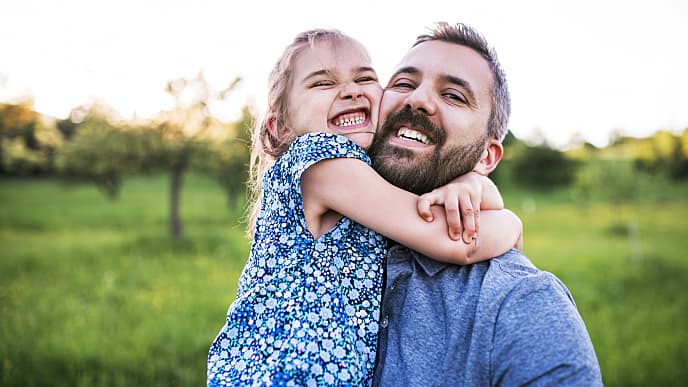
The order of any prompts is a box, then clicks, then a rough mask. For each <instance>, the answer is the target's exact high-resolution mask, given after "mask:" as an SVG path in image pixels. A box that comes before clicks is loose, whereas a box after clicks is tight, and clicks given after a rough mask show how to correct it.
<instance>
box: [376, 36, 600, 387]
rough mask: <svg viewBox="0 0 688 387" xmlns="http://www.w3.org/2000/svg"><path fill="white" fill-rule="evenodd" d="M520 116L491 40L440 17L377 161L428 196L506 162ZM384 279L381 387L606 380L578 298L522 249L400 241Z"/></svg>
mask: <svg viewBox="0 0 688 387" xmlns="http://www.w3.org/2000/svg"><path fill="white" fill-rule="evenodd" d="M509 113H510V102H509V93H508V90H507V85H506V80H505V78H504V74H503V72H502V70H501V68H500V65H499V62H498V61H497V57H496V54H495V53H494V52H493V51H492V50H491V49H490V48H489V46H488V45H487V43H486V41H485V40H484V38H483V37H482V36H481V35H480V34H479V33H478V32H476V31H475V30H473V29H472V28H470V27H467V26H465V25H461V24H459V25H456V26H450V25H448V24H446V23H440V24H438V26H437V27H436V29H435V30H433V31H432V32H431V33H430V34H429V35H423V36H421V37H419V38H418V40H417V41H416V43H415V44H414V46H413V47H412V48H411V50H410V51H409V52H408V53H407V54H406V56H405V57H404V58H403V59H402V61H401V64H400V65H399V67H398V69H397V70H396V72H395V73H394V74H393V76H392V77H391V79H390V81H389V84H388V86H387V89H386V90H385V94H384V97H383V100H382V105H381V111H380V114H381V122H384V125H383V126H382V127H381V128H380V130H379V131H378V134H377V135H376V139H375V140H374V142H373V145H372V146H371V148H370V151H369V152H370V154H371V156H372V158H373V160H374V162H373V164H374V167H375V168H376V169H377V171H378V172H379V173H380V174H381V175H383V176H384V177H385V178H387V179H388V180H389V181H390V182H391V183H393V184H395V185H397V186H400V187H402V188H405V189H407V190H410V191H413V192H415V193H417V194H422V193H425V192H429V191H431V190H432V189H434V188H436V187H439V186H441V185H443V184H445V183H447V182H448V181H450V180H451V179H453V178H455V177H456V176H459V175H462V174H464V173H466V172H469V171H471V170H475V171H477V172H478V173H480V174H483V175H487V174H489V173H490V172H491V171H492V170H494V168H495V167H496V166H497V164H498V163H499V161H500V160H501V157H502V152H503V150H502V145H501V140H502V139H503V137H504V135H505V134H506V130H507V129H506V127H507V126H506V125H507V120H508V116H509ZM478 241H479V239H478ZM385 286H386V288H385V293H384V295H383V305H382V309H381V312H380V339H379V348H378V361H377V364H376V371H375V380H374V384H375V385H382V386H392V385H393V386H449V385H466V386H488V385H505V386H512V385H576V386H583V385H585V386H589V385H601V384H602V380H601V375H600V370H599V365H598V362H597V358H596V356H595V352H594V349H593V346H592V343H591V341H590V337H589V335H588V333H587V330H586V328H585V325H584V323H583V321H582V319H581V317H580V315H579V314H578V312H577V310H576V306H575V304H574V301H573V298H572V297H571V294H570V293H569V291H568V290H567V289H566V287H565V286H564V285H563V284H562V283H561V282H560V281H559V280H558V279H557V278H556V277H555V276H553V275H552V274H550V273H546V272H543V271H540V270H538V269H537V268H535V266H533V264H532V263H531V262H530V261H529V260H528V259H527V258H526V257H525V256H523V255H522V254H521V253H520V252H518V251H517V250H511V251H509V252H507V253H506V254H504V255H502V256H499V257H496V258H494V259H492V260H490V261H485V262H480V263H477V264H473V265H468V266H454V265H450V264H444V263H440V262H437V261H434V260H432V259H429V258H427V257H425V256H422V255H421V254H419V253H417V252H415V251H412V250H410V249H408V248H406V247H404V246H400V245H395V246H392V247H391V248H390V251H389V255H388V259H387V273H386V285H385Z"/></svg>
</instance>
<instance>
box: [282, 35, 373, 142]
mask: <svg viewBox="0 0 688 387" xmlns="http://www.w3.org/2000/svg"><path fill="white" fill-rule="evenodd" d="M288 93H289V94H288V96H289V102H288V110H287V112H288V114H287V120H286V122H287V126H289V127H290V128H291V129H292V130H293V131H294V132H295V133H296V134H297V135H300V134H304V133H308V132H328V133H335V134H340V135H342V136H345V137H347V138H349V139H350V140H352V141H354V142H355V143H356V144H358V145H359V146H361V147H362V148H364V149H367V148H368V146H369V145H370V143H371V141H372V139H373V135H374V134H375V129H376V128H377V121H378V108H379V105H380V99H381V98H382V88H381V87H380V84H379V83H378V80H377V74H376V73H375V70H373V66H372V64H371V63H370V58H369V57H368V54H367V53H366V51H365V50H364V49H363V47H361V45H360V44H359V43H357V42H355V41H352V40H348V39H347V40H343V41H339V42H336V43H334V42H331V41H319V42H316V43H315V45H314V46H313V47H307V48H306V49H304V50H303V51H302V52H301V53H299V54H298V56H297V57H296V58H295V60H294V71H293V73H292V78H291V85H290V86H289V89H288Z"/></svg>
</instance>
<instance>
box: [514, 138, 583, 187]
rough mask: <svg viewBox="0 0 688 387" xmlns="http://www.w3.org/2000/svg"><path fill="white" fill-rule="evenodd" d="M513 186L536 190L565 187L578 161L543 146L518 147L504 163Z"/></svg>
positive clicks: (572, 179) (572, 178)
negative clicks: (514, 184)
mask: <svg viewBox="0 0 688 387" xmlns="http://www.w3.org/2000/svg"><path fill="white" fill-rule="evenodd" d="M505 164H506V166H507V168H508V169H509V175H510V176H511V179H512V181H513V182H514V183H516V184H518V185H521V186H524V187H527V188H535V189H539V190H547V189H553V188H557V187H563V186H568V185H570V184H571V183H573V182H574V180H575V176H576V170H577V168H578V162H577V161H575V160H572V159H569V158H568V157H566V155H565V154H564V153H563V152H560V151H558V150H556V149H553V148H551V147H549V146H548V145H546V144H543V145H536V146H528V145H525V144H519V145H518V146H516V147H514V149H513V157H512V158H511V159H510V160H508V161H506V163H505Z"/></svg>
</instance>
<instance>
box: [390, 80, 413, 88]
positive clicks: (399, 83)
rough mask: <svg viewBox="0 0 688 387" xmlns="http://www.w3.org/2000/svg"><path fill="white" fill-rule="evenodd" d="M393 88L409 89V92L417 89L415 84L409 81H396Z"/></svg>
mask: <svg viewBox="0 0 688 387" xmlns="http://www.w3.org/2000/svg"><path fill="white" fill-rule="evenodd" d="M392 87H393V88H395V89H408V90H413V89H414V88H415V87H414V86H413V83H411V82H409V81H396V82H394V83H393V84H392Z"/></svg>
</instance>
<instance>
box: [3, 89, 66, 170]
mask: <svg viewBox="0 0 688 387" xmlns="http://www.w3.org/2000/svg"><path fill="white" fill-rule="evenodd" d="M45 121H46V120H45V119H43V117H41V115H40V114H38V113H36V112H35V111H34V110H33V102H32V101H30V100H27V101H23V102H20V103H18V104H0V173H3V174H11V175H29V174H43V173H48V172H52V171H53V159H54V156H55V152H56V150H57V148H59V147H60V146H61V145H62V137H61V136H60V135H59V133H58V132H57V131H56V129H55V128H54V126H53V125H51V124H50V123H47V122H45Z"/></svg>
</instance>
